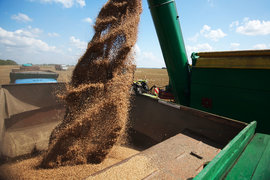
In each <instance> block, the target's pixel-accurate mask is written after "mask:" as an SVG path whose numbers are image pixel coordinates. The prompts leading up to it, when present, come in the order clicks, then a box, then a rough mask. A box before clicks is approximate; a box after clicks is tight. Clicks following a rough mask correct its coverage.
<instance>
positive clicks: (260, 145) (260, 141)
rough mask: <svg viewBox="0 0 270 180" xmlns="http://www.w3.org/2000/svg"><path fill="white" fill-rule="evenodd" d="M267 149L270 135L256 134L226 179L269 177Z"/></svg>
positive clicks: (269, 145) (269, 148) (269, 149)
mask: <svg viewBox="0 0 270 180" xmlns="http://www.w3.org/2000/svg"><path fill="white" fill-rule="evenodd" d="M269 151H270V135H265V134H256V135H255V136H254V137H253V139H252V140H251V142H250V143H249V144H248V146H247V147H246V149H245V151H244V152H243V153H242V155H241V156H240V158H239V159H238V161H237V162H236V164H235V165H234V167H233V168H232V169H231V171H230V172H229V173H228V175H227V176H226V179H228V180H234V179H235V180H238V179H260V180H262V179H270V152H269Z"/></svg>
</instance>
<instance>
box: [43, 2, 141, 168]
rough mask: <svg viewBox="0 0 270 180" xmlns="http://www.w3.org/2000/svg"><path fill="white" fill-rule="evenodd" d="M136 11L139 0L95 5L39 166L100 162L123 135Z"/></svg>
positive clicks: (135, 38) (135, 27)
mask: <svg viewBox="0 0 270 180" xmlns="http://www.w3.org/2000/svg"><path fill="white" fill-rule="evenodd" d="M141 10H142V8H141V1H140V0H109V1H108V2H107V3H106V4H105V5H104V6H103V8H102V9H101V11H100V13H99V15H98V17H97V19H96V23H95V26H94V29H95V35H94V36H93V39H92V40H91V41H90V42H89V44H88V47H87V50H86V52H85V54H84V55H83V56H82V57H81V58H80V60H79V61H78V64H77V65H76V67H75V69H74V71H73V75H72V79H71V83H70V85H69V86H68V93H67V95H66V96H65V97H64V99H65V100H66V109H67V110H66V115H65V118H64V120H63V121H62V123H61V124H60V125H59V126H57V127H56V128H55V129H54V131H53V132H52V134H51V139H50V144H49V149H48V151H47V152H46V154H45V155H44V157H43V160H42V162H41V165H40V167H42V168H55V167H59V166H66V165H77V164H86V163H100V162H102V161H103V160H104V159H105V157H106V155H107V154H108V153H109V152H110V150H111V148H112V147H113V145H114V144H115V143H117V142H118V141H119V139H120V137H121V135H122V134H124V132H125V127H126V124H127V118H128V110H129V98H130V85H131V84H132V79H133V74H134V66H133V56H132V55H133V54H132V53H133V51H132V48H133V46H134V45H135V43H136V40H137V27H138V23H139V20H140V13H141Z"/></svg>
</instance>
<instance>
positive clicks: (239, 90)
mask: <svg viewBox="0 0 270 180" xmlns="http://www.w3.org/2000/svg"><path fill="white" fill-rule="evenodd" d="M269 77H270V70H268V69H222V68H196V67H193V68H192V77H191V107H193V108H196V109H200V110H203V111H207V112H211V113H214V114H218V115H222V116H226V117H229V118H233V119H237V120H240V121H244V122H251V121H257V122H258V127H257V131H258V132H262V133H269V132H270V118H269V114H268V111H269V107H270V106H269V100H270V83H269ZM203 101H206V102H203ZM207 103H208V104H207Z"/></svg>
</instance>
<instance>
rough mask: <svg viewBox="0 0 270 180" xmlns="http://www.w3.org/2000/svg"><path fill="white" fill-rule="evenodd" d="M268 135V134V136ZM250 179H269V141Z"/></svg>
mask: <svg viewBox="0 0 270 180" xmlns="http://www.w3.org/2000/svg"><path fill="white" fill-rule="evenodd" d="M269 137H270V136H269V135H268V138H269ZM252 179H254V180H269V179H270V142H269V141H268V145H267V147H266V148H265V151H264V153H263V155H262V158H261V160H260V162H259V164H258V167H257V169H256V171H255V173H254V175H253V177H252Z"/></svg>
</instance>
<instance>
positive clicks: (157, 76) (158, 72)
mask: <svg viewBox="0 0 270 180" xmlns="http://www.w3.org/2000/svg"><path fill="white" fill-rule="evenodd" d="M73 68H74V67H69V69H68V70H67V71H56V70H55V68H54V66H40V69H41V70H50V71H54V72H57V73H59V77H58V82H69V80H70V78H71V75H72V71H73ZM12 69H19V66H0V85H2V84H9V81H10V80H9V73H10V72H11V70H12ZM139 79H143V80H147V82H148V86H149V87H152V86H153V85H156V86H157V87H164V86H166V85H167V84H168V82H169V77H168V74H167V70H166V69H148V68H137V69H136V72H135V75H134V80H139Z"/></svg>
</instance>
